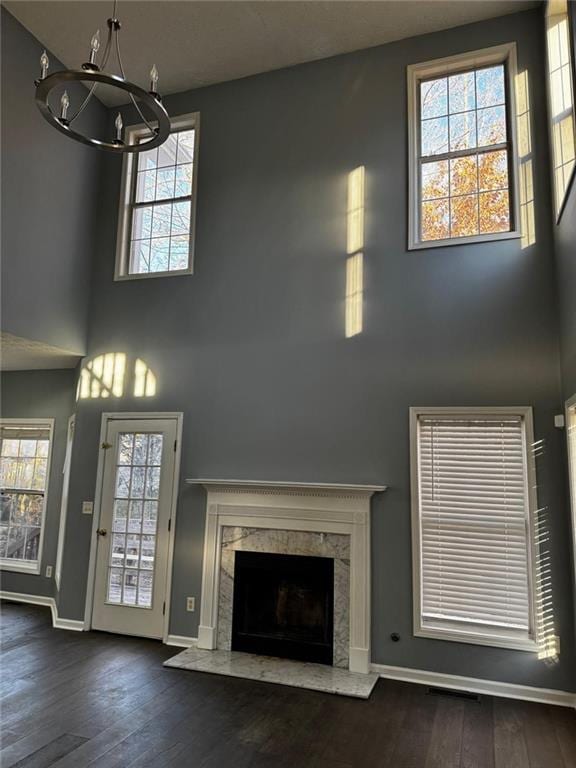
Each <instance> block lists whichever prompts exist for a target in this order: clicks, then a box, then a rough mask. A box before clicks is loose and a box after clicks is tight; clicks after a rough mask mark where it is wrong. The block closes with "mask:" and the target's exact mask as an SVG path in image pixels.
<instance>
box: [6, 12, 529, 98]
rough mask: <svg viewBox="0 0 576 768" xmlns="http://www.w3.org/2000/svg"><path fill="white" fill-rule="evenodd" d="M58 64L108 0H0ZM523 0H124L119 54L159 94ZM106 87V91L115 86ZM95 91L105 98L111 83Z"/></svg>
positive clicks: (431, 27) (86, 34)
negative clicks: (151, 80)
mask: <svg viewBox="0 0 576 768" xmlns="http://www.w3.org/2000/svg"><path fill="white" fill-rule="evenodd" d="M2 2H3V5H4V6H5V7H6V8H7V9H8V10H9V11H10V13H12V14H13V15H14V16H15V17H16V18H17V19H18V20H19V21H20V22H21V23H22V24H23V25H24V26H25V27H27V29H28V30H30V32H32V34H33V35H34V36H35V37H36V38H38V40H40V41H41V42H42V43H43V45H45V46H46V48H47V49H48V50H49V51H51V52H52V53H53V54H54V55H55V56H57V57H58V58H59V59H60V60H61V61H62V62H63V63H64V64H65V65H66V66H67V67H70V68H76V67H79V65H80V64H81V63H82V62H83V61H85V60H86V59H87V56H88V52H89V43H90V39H91V37H92V35H93V33H94V32H95V31H96V29H98V28H99V29H100V33H101V35H104V33H105V32H106V19H107V18H108V17H109V16H110V15H111V10H112V2H111V0H110V1H109V2H100V1H99V2H92V1H91V0H82V2H77V1H75V0H65V1H62V0H59V1H58V2H53V1H52V0H41V1H40V2H37V1H33V2H32V1H31V2H29V1H28V0H2ZM537 4H538V3H536V2H524V1H523V0H484V2H472V1H471V0H468V1H467V2H465V1H464V0H418V1H417V0H380V2H364V0H355V1H352V2H351V1H350V0H329V1H328V2H327V1H326V0H321V1H314V2H310V1H309V0H301V1H300V2H293V1H291V0H290V1H289V2H285V1H284V0H278V1H276V0H260V1H259V2H252V1H249V2H246V1H245V0H226V1H225V2H223V1H222V0H212V1H211V2H196V1H195V0H180V2H174V1H173V0H123V1H122V2H120V3H119V6H118V13H117V15H118V18H119V19H120V20H121V22H122V31H121V41H122V58H123V62H124V65H125V69H126V74H127V76H128V78H129V79H132V80H134V81H135V82H138V83H141V84H142V85H144V84H147V82H148V73H149V71H150V67H151V65H152V64H153V63H156V65H157V67H158V70H159V72H160V81H159V90H160V92H161V93H163V94H168V93H177V92H178V91H184V90H187V89H189V88H197V87H199V86H204V85H210V84H212V83H218V82H224V81H226V80H235V79H238V78H240V77H246V76H247V75H253V74H256V73H259V72H267V71H270V70H273V69H280V68H281V67H288V66H291V65H294V64H301V63H303V62H305V61H314V60H316V59H323V58H326V57H328V56H334V55H337V54H340V53H347V52H350V51H355V50H359V49H361V48H369V47H371V46H374V45H380V44H382V43H386V42H390V41H392V40H400V39H402V38H406V37H413V36H414V35H422V34H426V33H428V32H435V31H437V30H440V29H447V28H449V27H456V26H460V25H462V24H468V23H471V22H475V21H481V20H482V19H487V18H491V17H494V16H502V15H505V14H508V13H514V12H516V11H521V10H524V9H526V8H530V7H533V6H535V5H537ZM114 93H115V92H114ZM100 98H101V99H102V101H104V102H105V103H107V104H108V105H110V106H113V105H115V104H118V103H123V101H124V98H123V96H121V98H120V100H119V101H117V100H116V99H115V97H114V95H113V93H112V94H111V93H110V91H106V92H104V90H102V91H101V94H100Z"/></svg>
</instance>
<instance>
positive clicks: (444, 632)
mask: <svg viewBox="0 0 576 768" xmlns="http://www.w3.org/2000/svg"><path fill="white" fill-rule="evenodd" d="M423 415H427V416H433V415H443V416H447V415H453V416H466V415H469V416H495V415H496V416H520V417H521V418H522V422H523V425H524V437H525V444H524V448H525V454H524V460H525V463H526V486H525V494H526V498H527V499H528V551H527V557H528V569H527V570H528V598H529V606H530V615H529V632H528V637H527V638H526V639H518V638H509V637H503V636H501V635H497V634H488V633H486V632H478V631H474V628H473V627H472V626H470V629H469V630H462V629H452V628H450V627H447V626H442V627H441V626H438V627H431V626H429V625H426V626H424V625H423V623H422V600H421V596H422V576H421V541H420V509H419V507H420V505H419V461H418V432H417V430H418V417H419V416H423ZM533 444H534V425H533V417H532V408H531V407H530V406H514V407H513V406H510V407H495V408H491V407H471V408H466V407H456V408H445V407H441V408H431V407H430V408H428V407H427V408H420V407H412V408H410V494H411V510H412V593H413V611H414V613H413V622H414V635H415V636H416V637H428V638H434V639H437V640H449V641H453V642H457V643H472V644H474V645H486V646H491V647H496V648H509V649H513V650H517V651H531V652H537V651H538V642H537V637H536V569H535V563H536V561H537V559H536V541H535V536H534V531H535V515H536V510H537V498H536V465H535V462H534V456H533V453H532V451H531V450H530V447H531V446H532V445H533Z"/></svg>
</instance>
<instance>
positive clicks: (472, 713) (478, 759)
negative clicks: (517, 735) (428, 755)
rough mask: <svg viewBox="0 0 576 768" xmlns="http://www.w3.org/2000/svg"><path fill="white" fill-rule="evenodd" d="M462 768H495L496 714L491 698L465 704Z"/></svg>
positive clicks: (483, 697)
mask: <svg viewBox="0 0 576 768" xmlns="http://www.w3.org/2000/svg"><path fill="white" fill-rule="evenodd" d="M460 766H461V768H494V713H493V702H492V699H491V698H490V697H487V696H481V697H480V700H479V701H478V702H473V701H468V702H465V704H464V722H463V726H462V757H461V760H460Z"/></svg>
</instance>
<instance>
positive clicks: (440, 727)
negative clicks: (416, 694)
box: [424, 696, 464, 768]
mask: <svg viewBox="0 0 576 768" xmlns="http://www.w3.org/2000/svg"><path fill="white" fill-rule="evenodd" d="M463 725H464V702H462V701H459V700H457V699H450V698H444V697H442V696H439V697H438V705H437V709H436V715H435V717H434V725H433V726H432V732H431V734H430V744H429V747H428V754H427V755H426V762H425V763H424V766H425V768H459V766H460V757H461V754H462V731H463Z"/></svg>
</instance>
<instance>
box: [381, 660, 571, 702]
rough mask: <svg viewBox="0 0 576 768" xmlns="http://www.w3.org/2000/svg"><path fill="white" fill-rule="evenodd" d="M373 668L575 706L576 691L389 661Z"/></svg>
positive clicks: (441, 684)
mask: <svg viewBox="0 0 576 768" xmlns="http://www.w3.org/2000/svg"><path fill="white" fill-rule="evenodd" d="M372 671H373V672H376V673H377V674H379V675H380V677H386V678H390V679H391V680H403V681H404V682H407V683H419V684H420V685H432V686H436V687H438V688H453V689H455V690H458V691H470V692H471V693H483V694H485V695H487V696H502V697H504V698H507V699H522V700H523V701H536V702H539V703H541V704H556V705H558V706H560V707H576V693H571V692H570V691H556V690H553V689H551V688H533V687H532V686H529V685H515V684H513V683H501V682H499V681H498V680H481V679H479V678H477V677H461V676H460V675H444V674H442V673H440V672H428V671H427V670H424V669H410V668H408V667H391V666H388V665H386V664H372Z"/></svg>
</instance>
